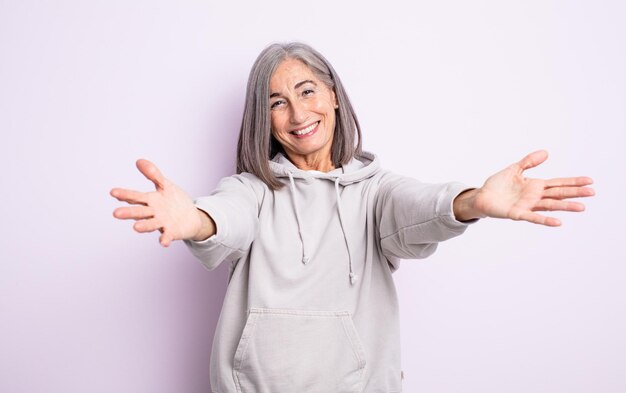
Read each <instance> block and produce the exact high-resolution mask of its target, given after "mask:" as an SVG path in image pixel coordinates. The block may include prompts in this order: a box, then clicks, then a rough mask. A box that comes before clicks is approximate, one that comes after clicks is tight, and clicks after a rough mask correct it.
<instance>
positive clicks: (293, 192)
mask: <svg viewBox="0 0 626 393" xmlns="http://www.w3.org/2000/svg"><path fill="white" fill-rule="evenodd" d="M288 173H289V183H291V199H292V200H293V210H294V211H295V212H296V222H297V223H298V235H300V242H301V243H302V263H304V264H305V265H306V264H307V263H309V256H308V255H306V250H305V248H304V236H302V228H301V226H302V224H301V222H302V221H301V220H300V213H298V198H296V184H295V182H294V181H293V174H292V173H291V172H288Z"/></svg>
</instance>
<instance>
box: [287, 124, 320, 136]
mask: <svg viewBox="0 0 626 393" xmlns="http://www.w3.org/2000/svg"><path fill="white" fill-rule="evenodd" d="M319 124H320V122H319V121H316V122H315V123H313V124H311V125H310V126H308V127H305V128H302V129H300V130H295V131H291V132H289V133H290V134H291V135H295V136H296V137H299V138H302V137H305V136H309V135H312V134H313V133H315V131H317V126H318V125H319Z"/></svg>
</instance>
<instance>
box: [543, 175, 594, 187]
mask: <svg viewBox="0 0 626 393" xmlns="http://www.w3.org/2000/svg"><path fill="white" fill-rule="evenodd" d="M590 184H593V179H592V178H590V177H587V176H578V177H558V178H555V179H549V180H546V186H548V187H563V186H574V187H581V186H588V185H590Z"/></svg>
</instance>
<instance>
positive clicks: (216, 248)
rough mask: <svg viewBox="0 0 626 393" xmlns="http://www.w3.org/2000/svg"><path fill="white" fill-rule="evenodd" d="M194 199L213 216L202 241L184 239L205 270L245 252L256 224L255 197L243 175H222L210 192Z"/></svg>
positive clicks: (234, 258) (249, 183) (232, 259)
mask: <svg viewBox="0 0 626 393" xmlns="http://www.w3.org/2000/svg"><path fill="white" fill-rule="evenodd" d="M194 202H195V205H196V207H197V208H198V209H200V210H203V211H204V212H206V213H207V214H208V215H209V216H210V217H211V218H212V219H213V221H214V222H215V225H216V227H217V231H216V233H215V234H214V235H213V236H211V237H209V238H208V239H206V240H203V241H199V242H198V241H193V240H185V241H184V242H185V244H186V245H187V246H188V247H189V250H190V251H191V253H192V254H193V255H194V256H195V257H196V258H198V259H199V260H200V261H201V262H202V263H203V264H204V266H205V267H206V268H207V269H209V270H213V269H215V268H216V267H217V266H218V265H219V264H220V263H221V262H222V261H224V260H230V261H234V260H237V259H239V258H241V257H242V256H243V255H245V253H246V252H247V251H248V249H249V248H250V246H251V245H252V241H253V240H254V238H255V237H256V234H257V230H258V227H259V225H258V220H259V218H258V211H259V208H258V199H257V197H256V193H255V191H254V189H253V186H252V184H251V182H250V180H249V179H247V178H246V177H245V176H243V175H234V176H230V177H226V178H224V179H222V180H221V181H220V182H219V184H218V186H217V189H216V190H215V191H213V193H211V195H209V196H206V197H200V198H198V199H196V200H195V201H194Z"/></svg>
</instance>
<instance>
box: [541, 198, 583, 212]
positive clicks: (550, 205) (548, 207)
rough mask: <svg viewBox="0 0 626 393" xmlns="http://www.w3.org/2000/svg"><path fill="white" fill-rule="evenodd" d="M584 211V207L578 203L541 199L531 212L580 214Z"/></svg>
mask: <svg viewBox="0 0 626 393" xmlns="http://www.w3.org/2000/svg"><path fill="white" fill-rule="evenodd" d="M584 210H585V205H583V204H582V203H580V202H569V201H560V200H557V199H542V200H541V201H539V202H538V203H537V204H536V205H535V207H533V211H565V212H582V211H584Z"/></svg>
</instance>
